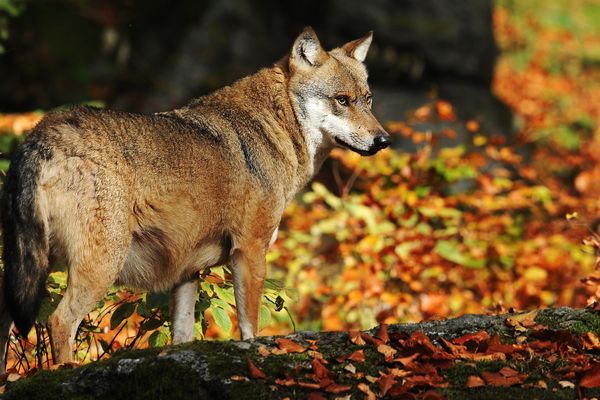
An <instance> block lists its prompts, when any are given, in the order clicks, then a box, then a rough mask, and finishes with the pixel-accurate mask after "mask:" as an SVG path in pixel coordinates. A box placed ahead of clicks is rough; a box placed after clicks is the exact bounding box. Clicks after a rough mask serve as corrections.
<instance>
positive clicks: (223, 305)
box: [210, 297, 233, 311]
mask: <svg viewBox="0 0 600 400" xmlns="http://www.w3.org/2000/svg"><path fill="white" fill-rule="evenodd" d="M210 304H211V306H213V305H214V306H215V307H221V308H222V309H223V310H225V311H232V310H233V308H231V305H229V303H228V302H226V301H225V300H221V299H219V298H218V297H213V298H212V299H210Z"/></svg>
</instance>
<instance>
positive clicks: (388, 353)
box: [377, 344, 398, 361]
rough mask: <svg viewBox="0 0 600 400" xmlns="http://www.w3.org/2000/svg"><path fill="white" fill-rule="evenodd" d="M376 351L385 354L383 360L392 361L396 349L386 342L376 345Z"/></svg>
mask: <svg viewBox="0 0 600 400" xmlns="http://www.w3.org/2000/svg"><path fill="white" fill-rule="evenodd" d="M377 351H378V352H380V353H381V354H383V355H384V356H385V361H392V357H393V356H394V354H396V353H397V352H398V350H396V349H394V348H393V347H390V346H388V345H387V344H380V345H379V346H377Z"/></svg>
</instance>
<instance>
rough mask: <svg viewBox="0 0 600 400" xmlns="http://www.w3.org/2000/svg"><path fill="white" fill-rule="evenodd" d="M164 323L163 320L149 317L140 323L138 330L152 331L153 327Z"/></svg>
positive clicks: (158, 326)
mask: <svg viewBox="0 0 600 400" xmlns="http://www.w3.org/2000/svg"><path fill="white" fill-rule="evenodd" d="M163 324H164V321H162V320H160V319H156V318H152V319H149V320H148V321H146V322H144V323H143V324H142V325H140V330H143V331H153V330H155V329H158V328H160V327H161V326H162V325H163Z"/></svg>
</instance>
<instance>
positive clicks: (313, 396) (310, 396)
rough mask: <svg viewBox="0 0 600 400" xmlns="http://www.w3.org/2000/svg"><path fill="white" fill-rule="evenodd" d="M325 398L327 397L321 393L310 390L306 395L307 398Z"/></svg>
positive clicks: (311, 399)
mask: <svg viewBox="0 0 600 400" xmlns="http://www.w3.org/2000/svg"><path fill="white" fill-rule="evenodd" d="M325 399H327V397H325V396H324V395H323V394H322V393H319V392H311V393H309V395H308V400H325Z"/></svg>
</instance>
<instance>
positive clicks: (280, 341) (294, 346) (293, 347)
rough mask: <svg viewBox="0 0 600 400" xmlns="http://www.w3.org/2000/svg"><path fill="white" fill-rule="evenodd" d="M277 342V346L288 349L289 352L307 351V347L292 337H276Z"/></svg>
mask: <svg viewBox="0 0 600 400" xmlns="http://www.w3.org/2000/svg"><path fill="white" fill-rule="evenodd" d="M275 343H277V346H279V348H280V349H281V350H286V351H287V352H288V353H304V352H305V351H306V347H304V346H302V345H300V344H298V343H296V342H294V341H293V340H290V339H286V338H277V339H275Z"/></svg>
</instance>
